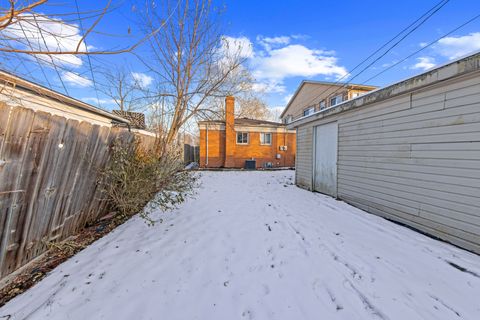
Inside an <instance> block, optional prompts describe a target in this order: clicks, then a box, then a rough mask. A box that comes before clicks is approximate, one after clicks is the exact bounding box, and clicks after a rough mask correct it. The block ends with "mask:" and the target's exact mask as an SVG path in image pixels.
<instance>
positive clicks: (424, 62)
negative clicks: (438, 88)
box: [410, 57, 436, 70]
mask: <svg viewBox="0 0 480 320" xmlns="http://www.w3.org/2000/svg"><path fill="white" fill-rule="evenodd" d="M435 65H436V63H435V59H434V58H432V57H418V58H417V63H416V64H414V65H413V66H411V67H410V68H411V69H422V70H428V69H431V68H433V67H435Z"/></svg>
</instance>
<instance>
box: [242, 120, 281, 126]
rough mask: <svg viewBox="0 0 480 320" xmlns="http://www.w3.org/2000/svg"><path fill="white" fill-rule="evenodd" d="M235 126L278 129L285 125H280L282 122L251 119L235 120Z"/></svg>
mask: <svg viewBox="0 0 480 320" xmlns="http://www.w3.org/2000/svg"><path fill="white" fill-rule="evenodd" d="M235 124H239V125H244V126H246V125H248V126H276V127H281V126H283V125H284V124H283V123H280V122H273V121H266V120H257V119H249V118H239V119H235Z"/></svg>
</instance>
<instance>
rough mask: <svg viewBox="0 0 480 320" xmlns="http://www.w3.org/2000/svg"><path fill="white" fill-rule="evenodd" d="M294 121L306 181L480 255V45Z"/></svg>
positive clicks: (300, 172)
mask: <svg viewBox="0 0 480 320" xmlns="http://www.w3.org/2000/svg"><path fill="white" fill-rule="evenodd" d="M289 127H291V128H296V129H297V161H296V171H295V174H296V177H295V180H296V184H297V185H299V186H302V187H304V188H307V189H310V190H315V191H318V192H322V193H325V194H328V195H331V196H333V197H336V198H339V199H342V200H344V201H346V202H349V203H351V204H353V205H355V206H358V207H359V208H362V209H364V210H366V211H368V212H371V213H374V214H378V215H380V216H383V217H386V218H388V219H392V220H396V221H399V222H401V223H404V224H406V225H409V226H412V227H414V228H416V229H419V230H422V231H424V232H426V233H429V234H432V235H434V236H436V237H439V238H442V239H444V240H448V241H450V242H452V243H454V244H456V245H458V246H461V247H463V248H466V249H469V250H472V251H475V252H477V253H480V53H477V54H474V55H471V56H469V57H466V58H463V59H459V60H457V61H453V62H449V63H448V64H446V65H444V66H440V67H437V68H435V69H433V70H430V71H427V72H424V73H422V74H420V75H418V76H415V77H412V78H410V79H407V80H403V81H400V82H398V83H396V84H393V85H390V86H388V87H385V88H382V89H379V90H376V91H375V92H371V93H367V94H365V95H363V96H361V97H359V98H356V99H353V100H350V101H346V102H344V103H342V104H340V105H338V106H336V107H333V108H330V109H326V110H324V111H320V112H317V113H315V114H312V115H310V116H306V117H304V118H301V119H298V120H297V121H295V122H293V123H292V124H290V125H289Z"/></svg>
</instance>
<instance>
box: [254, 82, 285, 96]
mask: <svg viewBox="0 0 480 320" xmlns="http://www.w3.org/2000/svg"><path fill="white" fill-rule="evenodd" d="M286 89H287V88H286V87H285V86H284V85H283V83H281V82H279V81H265V82H256V83H254V84H253V86H252V90H253V91H256V92H268V93H283V92H285V90H286Z"/></svg>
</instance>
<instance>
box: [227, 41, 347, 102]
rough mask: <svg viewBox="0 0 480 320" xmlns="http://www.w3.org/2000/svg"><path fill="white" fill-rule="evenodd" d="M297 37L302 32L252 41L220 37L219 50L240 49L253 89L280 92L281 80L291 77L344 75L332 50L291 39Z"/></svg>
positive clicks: (334, 77)
mask: <svg viewBox="0 0 480 320" xmlns="http://www.w3.org/2000/svg"><path fill="white" fill-rule="evenodd" d="M297 39H299V40H303V39H306V36H304V35H296V36H277V37H265V36H257V37H256V42H255V44H254V43H253V42H252V41H251V40H250V39H249V38H247V37H239V38H234V37H224V40H225V41H224V44H222V48H221V50H222V51H223V52H226V53H227V54H228V53H232V52H233V53H238V52H239V50H240V53H241V54H240V56H241V57H243V58H246V59H247V60H248V62H249V66H250V69H251V71H252V74H253V77H254V78H255V80H256V83H255V84H254V86H253V90H255V91H263V92H267V93H284V92H285V90H286V87H285V85H284V80H285V79H287V78H292V77H302V78H311V77H316V76H327V77H331V78H333V79H339V78H341V77H343V76H345V75H347V70H346V69H345V68H344V67H342V66H339V65H338V59H337V57H336V56H335V52H334V51H326V50H319V49H311V48H308V47H306V46H304V45H302V44H298V43H294V42H295V41H296V40H297Z"/></svg>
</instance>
